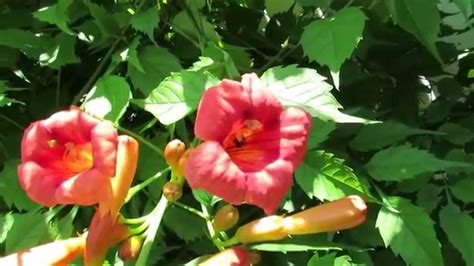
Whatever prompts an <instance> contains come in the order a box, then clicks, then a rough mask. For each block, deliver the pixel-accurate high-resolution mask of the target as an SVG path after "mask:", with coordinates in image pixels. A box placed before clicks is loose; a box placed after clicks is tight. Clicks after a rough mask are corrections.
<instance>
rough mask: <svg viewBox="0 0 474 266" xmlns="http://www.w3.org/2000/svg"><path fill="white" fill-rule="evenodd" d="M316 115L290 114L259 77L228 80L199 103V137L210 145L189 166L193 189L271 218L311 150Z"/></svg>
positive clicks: (294, 111)
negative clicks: (309, 139) (309, 141)
mask: <svg viewBox="0 0 474 266" xmlns="http://www.w3.org/2000/svg"><path fill="white" fill-rule="evenodd" d="M310 125H311V118H310V116H309V115H308V114H307V113H306V112H304V111H303V110H300V109H297V108H288V109H284V108H283V106H282V105H281V103H280V102H279V101H278V99H277V98H275V96H274V95H272V93H271V92H270V91H269V90H268V89H267V88H266V86H265V84H264V83H263V82H262V81H261V80H260V79H259V78H258V77H257V76H256V75H255V74H246V75H243V76H242V80H241V82H237V81H232V80H223V81H222V82H221V83H219V84H218V85H216V86H214V87H212V88H210V89H209V90H207V91H206V92H205V93H204V95H203V97H202V99H201V102H200V104H199V107H198V112H197V117H196V123H195V128H194V131H195V135H196V136H197V137H198V138H200V139H201V140H204V143H202V144H201V145H200V146H198V147H197V148H196V149H195V150H194V151H193V152H192V153H191V155H190V157H189V158H188V159H187V161H186V166H185V176H186V179H187V181H188V183H189V185H190V186H191V187H192V188H195V189H203V190H206V191H208V192H210V193H212V194H214V195H216V196H218V197H221V198H222V199H224V200H226V201H227V202H229V203H231V204H240V203H243V202H246V203H249V204H253V205H257V206H259V207H261V208H262V209H263V210H264V211H265V213H267V214H270V213H273V212H274V211H275V210H276V208H278V206H279V204H280V203H281V201H282V199H283V198H284V196H285V194H286V193H287V192H288V190H289V188H290V187H291V184H292V176H293V171H294V170H295V169H296V167H297V166H298V165H299V164H300V162H301V161H302V159H303V156H304V153H305V151H306V143H307V137H308V134H309V129H310Z"/></svg>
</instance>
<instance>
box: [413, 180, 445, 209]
mask: <svg viewBox="0 0 474 266" xmlns="http://www.w3.org/2000/svg"><path fill="white" fill-rule="evenodd" d="M442 191H443V188H442V187H439V186H435V185H433V184H426V183H424V184H423V186H422V187H421V189H420V190H419V191H418V193H417V194H416V203H417V204H418V205H419V206H421V207H423V208H425V210H426V212H427V213H431V212H432V211H433V210H434V209H436V207H437V206H438V204H439V200H440V197H439V196H438V195H439V194H440V193H441V192H442Z"/></svg>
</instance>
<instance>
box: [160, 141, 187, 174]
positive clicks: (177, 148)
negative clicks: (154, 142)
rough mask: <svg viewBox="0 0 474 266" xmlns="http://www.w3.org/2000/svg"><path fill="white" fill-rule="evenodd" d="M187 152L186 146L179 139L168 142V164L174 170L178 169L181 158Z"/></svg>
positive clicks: (166, 149)
mask: <svg viewBox="0 0 474 266" xmlns="http://www.w3.org/2000/svg"><path fill="white" fill-rule="evenodd" d="M185 150H186V145H185V144H184V143H183V142H182V141H181V140H179V139H174V140H172V141H170V142H168V144H167V145H166V147H165V152H164V156H165V161H166V163H167V164H168V165H169V166H171V167H172V168H176V166H178V162H179V158H181V156H182V155H183V153H184V151H185Z"/></svg>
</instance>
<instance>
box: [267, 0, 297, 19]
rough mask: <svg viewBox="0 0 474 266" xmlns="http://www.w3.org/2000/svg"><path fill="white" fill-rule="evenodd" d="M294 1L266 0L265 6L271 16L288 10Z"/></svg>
mask: <svg viewBox="0 0 474 266" xmlns="http://www.w3.org/2000/svg"><path fill="white" fill-rule="evenodd" d="M294 3H295V1H294V0H265V7H266V10H267V12H268V15H269V16H270V17H271V16H273V15H275V14H278V13H282V12H286V11H288V9H290V7H291V6H293V4H294Z"/></svg>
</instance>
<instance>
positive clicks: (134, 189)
mask: <svg viewBox="0 0 474 266" xmlns="http://www.w3.org/2000/svg"><path fill="white" fill-rule="evenodd" d="M170 170H171V168H170V167H168V168H165V169H163V170H161V171H159V172H158V173H156V174H155V175H154V176H151V177H149V178H147V179H146V180H145V181H143V182H142V183H140V184H137V185H135V186H133V187H131V188H130V189H129V190H128V193H127V197H126V198H125V203H127V202H129V201H130V200H131V199H132V198H133V196H135V194H137V193H138V192H139V191H141V190H142V189H144V188H145V187H146V186H148V185H149V184H151V183H152V182H153V181H155V180H157V179H158V178H160V177H161V176H163V175H164V174H166V173H167V172H169V171H170Z"/></svg>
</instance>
